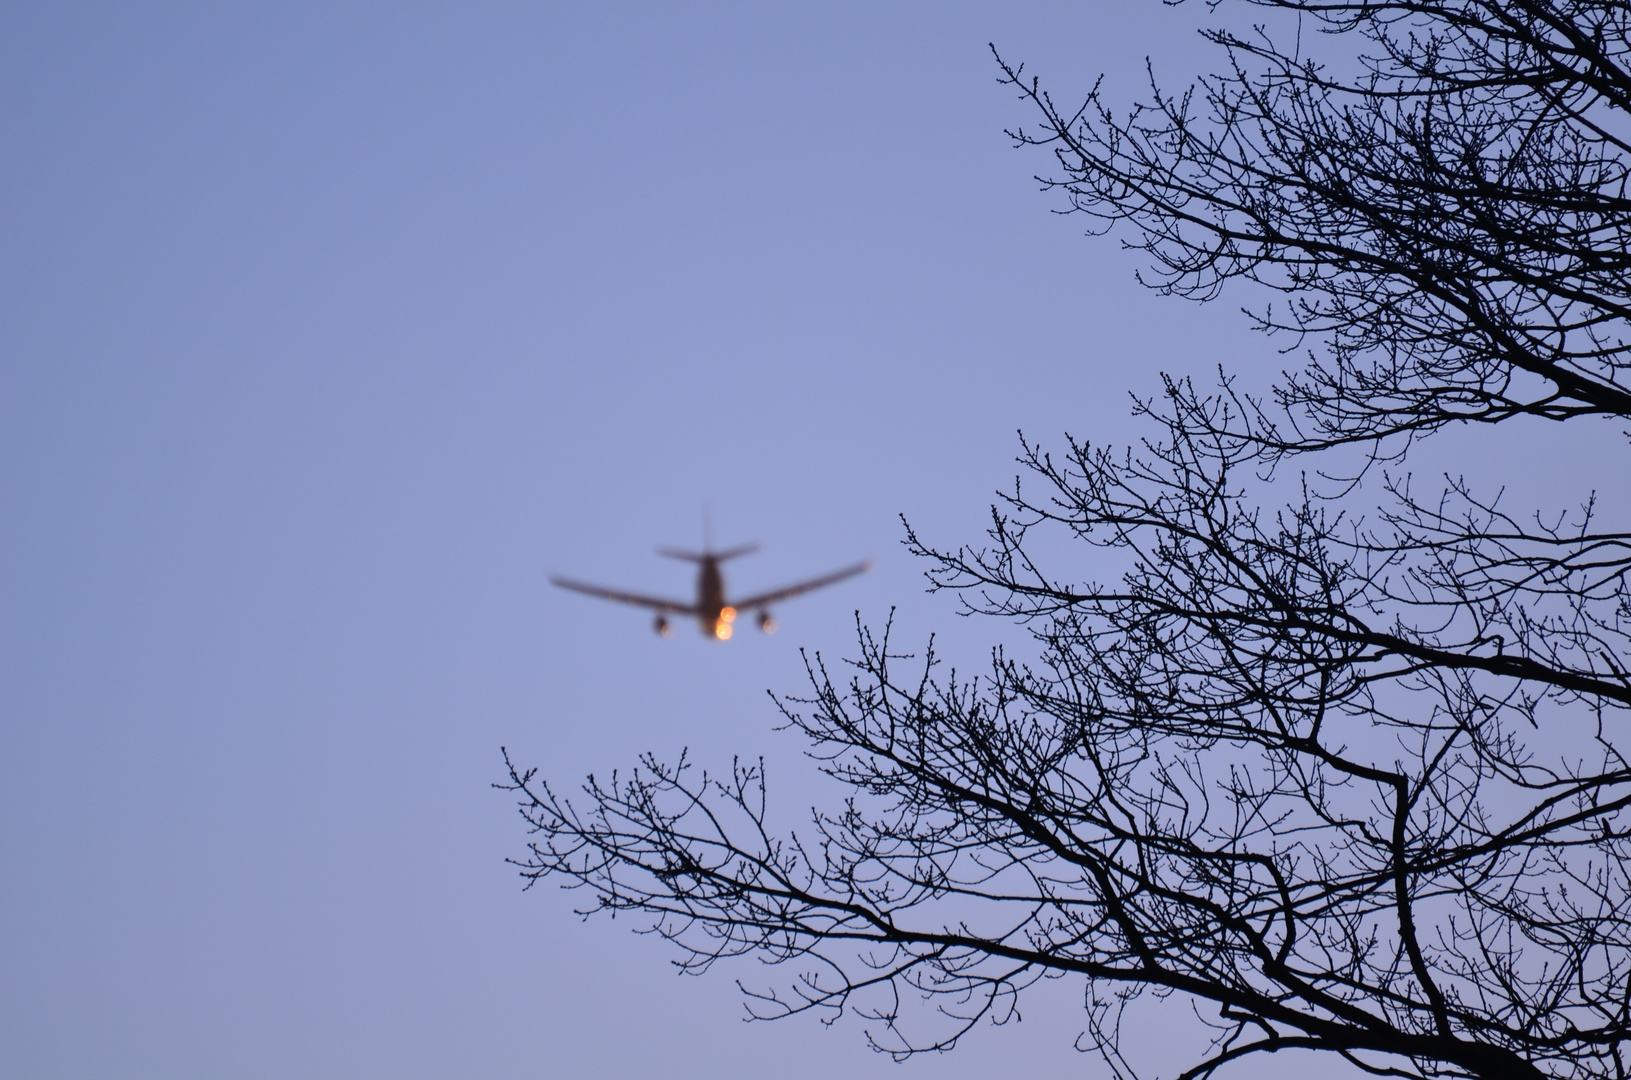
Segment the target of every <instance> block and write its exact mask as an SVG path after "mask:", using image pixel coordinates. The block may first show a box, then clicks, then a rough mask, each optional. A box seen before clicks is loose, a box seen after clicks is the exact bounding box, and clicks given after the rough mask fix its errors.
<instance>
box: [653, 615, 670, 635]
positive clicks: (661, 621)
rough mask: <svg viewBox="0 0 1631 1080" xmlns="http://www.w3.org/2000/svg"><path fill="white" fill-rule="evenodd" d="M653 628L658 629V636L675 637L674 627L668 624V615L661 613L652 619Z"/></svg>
mask: <svg viewBox="0 0 1631 1080" xmlns="http://www.w3.org/2000/svg"><path fill="white" fill-rule="evenodd" d="M651 628H652V629H653V630H655V631H657V636H658V637H673V636H674V628H673V627H672V626H669V625H668V616H667V615H659V616H657V617H656V618H655V619H653V620H652V623H651Z"/></svg>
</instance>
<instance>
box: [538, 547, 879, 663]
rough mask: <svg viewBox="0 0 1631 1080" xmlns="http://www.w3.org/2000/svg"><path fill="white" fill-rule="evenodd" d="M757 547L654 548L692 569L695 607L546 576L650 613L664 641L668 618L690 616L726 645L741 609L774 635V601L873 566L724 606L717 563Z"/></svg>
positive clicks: (563, 585)
mask: <svg viewBox="0 0 1631 1080" xmlns="http://www.w3.org/2000/svg"><path fill="white" fill-rule="evenodd" d="M758 550H759V545H758V544H744V545H742V546H741V547H735V548H731V549H729V550H727V551H709V550H708V549H707V547H706V546H704V548H703V550H702V551H677V550H675V549H674V548H658V549H657V554H659V555H666V556H667V557H668V558H670V559H682V560H684V561H685V562H693V563H696V564H697V598H696V601H695V602H694V603H690V604H687V603H683V602H681V601H678V600H664V599H662V598H661V597H657V596H641V595H640V594H638V593H631V592H624V591H623V590H621V589H607V588H602V587H601V586H599V585H585V584H584V583H583V582H581V581H572V580H570V579H568V578H562V577H551V578H550V579H549V580H550V583H551V584H554V585H559V586H560V587H561V588H563V589H571V590H572V591H573V592H580V593H585V594H587V595H589V596H598V597H600V598H601V599H602V600H616V601H617V602H618V603H620V604H634V605H636V606H638V607H645V608H655V609H656V610H657V618H656V620H655V621H654V622H653V624H652V625H653V628H654V629H655V630H656V631H657V633H659V634H661V635H662V636H663V637H668V636H669V635H671V634H672V633H673V632H674V630H673V627H671V626H670V625H669V622H668V617H669V616H670V615H690V616H693V617H695V618H696V620H697V624H698V625H699V626H700V627H701V628H702V636H703V637H707V638H713V639H714V640H715V641H729V640H730V636H731V623H733V622H735V621H736V613H737V611H738V610H740V609H742V608H758V609H759V615H758V622H759V629H760V630H763V631H764V632H765V633H767V634H772V633H775V631H776V620H775V619H773V618H771V615H770V608H769V606H770V605H771V604H774V603H776V602H777V601H779V600H787V599H790V598H791V597H794V596H798V595H799V594H801V593H807V592H810V591H811V590H812V589H819V588H821V587H823V586H825V585H831V584H833V583H834V582H838V581H843V580H844V579H845V578H848V577H854V576H855V575H856V574H860V573H864V572H865V571H866V570H868V569H870V568H871V566H872V560H870V559H868V560H866V561H865V562H858V563H856V564H855V565H854V566H846V567H844V569H842V570H835V571H833V572H832V573H830V574H824V575H822V576H821V577H818V578H811V579H810V580H808V581H801V582H799V583H798V584H797V585H788V586H785V587H783V588H780V589H772V590H770V591H769V592H763V593H759V594H758V595H757V596H749V597H746V598H744V599H741V600H736V601H732V602H729V603H727V602H726V600H725V578H724V576H723V575H722V574H720V572H719V564H720V563H722V562H724V561H725V560H726V559H734V558H736V557H737V556H738V555H747V554H749V553H750V552H754V551H758Z"/></svg>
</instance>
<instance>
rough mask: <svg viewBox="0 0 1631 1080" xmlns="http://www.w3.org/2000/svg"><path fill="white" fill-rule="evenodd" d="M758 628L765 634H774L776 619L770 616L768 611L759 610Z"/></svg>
mask: <svg viewBox="0 0 1631 1080" xmlns="http://www.w3.org/2000/svg"><path fill="white" fill-rule="evenodd" d="M759 629H760V630H763V631H764V632H765V633H767V634H774V633H775V632H776V620H775V618H773V617H772V616H771V614H770V612H768V611H761V612H759Z"/></svg>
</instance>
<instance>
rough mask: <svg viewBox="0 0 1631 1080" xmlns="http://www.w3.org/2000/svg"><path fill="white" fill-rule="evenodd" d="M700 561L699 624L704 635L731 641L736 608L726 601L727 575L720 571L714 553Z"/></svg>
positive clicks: (698, 582)
mask: <svg viewBox="0 0 1631 1080" xmlns="http://www.w3.org/2000/svg"><path fill="white" fill-rule="evenodd" d="M698 562H699V564H700V565H698V567H697V625H698V626H699V627H700V628H701V629H702V636H703V637H711V638H714V639H716V640H719V641H729V640H730V636H731V623H733V622H735V621H736V609H735V608H733V607H731V606H730V605H729V604H727V603H725V575H723V574H721V573H720V572H719V560H718V559H716V558H714V557H713V556H712V555H708V554H705V555H703V556H702V558H701V559H700V560H698Z"/></svg>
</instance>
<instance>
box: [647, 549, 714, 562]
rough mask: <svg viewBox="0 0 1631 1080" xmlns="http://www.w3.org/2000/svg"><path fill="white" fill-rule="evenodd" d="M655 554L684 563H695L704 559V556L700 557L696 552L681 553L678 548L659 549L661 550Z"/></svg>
mask: <svg viewBox="0 0 1631 1080" xmlns="http://www.w3.org/2000/svg"><path fill="white" fill-rule="evenodd" d="M657 554H659V555H663V556H666V557H668V558H670V559H682V560H684V561H685V562H696V563H699V562H701V561H702V560H703V558H704V556H702V555H701V554H700V553H698V552H695V551H681V550H680V549H679V548H666V547H661V548H658V549H657Z"/></svg>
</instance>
